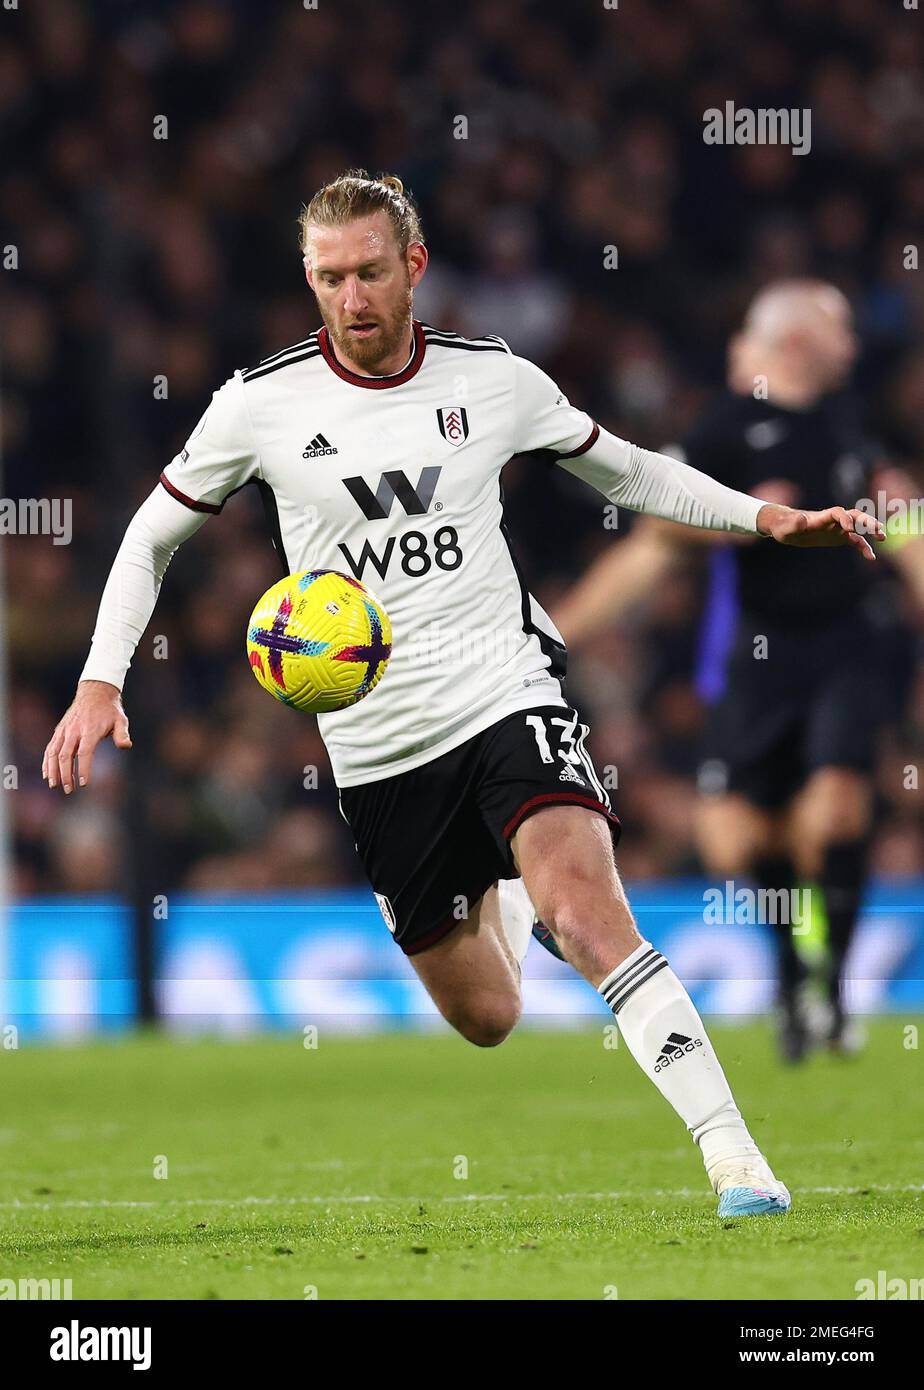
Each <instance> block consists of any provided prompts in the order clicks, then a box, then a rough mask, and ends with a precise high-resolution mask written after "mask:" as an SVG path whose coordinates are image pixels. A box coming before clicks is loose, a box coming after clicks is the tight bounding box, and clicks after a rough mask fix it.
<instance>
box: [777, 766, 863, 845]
mask: <svg viewBox="0 0 924 1390" xmlns="http://www.w3.org/2000/svg"><path fill="white" fill-rule="evenodd" d="M870 807H871V797H870V791H869V786H868V784H867V782H866V781H865V779H864V778H863V777H862V776H860V775H859V774H858V773H855V772H853V771H851V770H850V769H846V768H845V769H840V768H825V769H823V770H822V771H821V772H819V773H816V774H815V776H814V777H813V778H812V780H811V781H810V782H809V784H808V785H807V787H806V788H805V791H804V792H803V795H802V797H801V799H800V801H799V803H797V806H796V812H795V815H794V817H793V820H794V822H795V828H796V832H797V836H798V838H800V839H802V840H803V841H804V842H805V843H806V844H808V845H811V846H812V848H813V849H814V850H815V851H816V853H817V854H823V853H824V851H825V850H826V849H827V848H828V847H829V846H830V845H835V844H841V843H843V842H849V841H851V840H857V839H860V838H861V837H862V836H863V835H865V834H866V832H867V830H868V829H869V822H870Z"/></svg>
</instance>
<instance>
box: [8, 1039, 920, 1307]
mask: <svg viewBox="0 0 924 1390" xmlns="http://www.w3.org/2000/svg"><path fill="white" fill-rule="evenodd" d="M911 1021H912V1020H909V1019H907V1018H902V1019H901V1020H899V1019H897V1018H896V1019H879V1020H875V1021H873V1022H872V1023H871V1025H870V1042H869V1046H868V1049H867V1051H866V1053H865V1054H864V1055H863V1056H862V1057H861V1058H859V1059H855V1060H853V1061H844V1060H841V1059H838V1058H834V1057H831V1056H827V1055H824V1056H822V1055H818V1056H815V1057H813V1058H811V1059H810V1060H809V1061H808V1062H807V1063H806V1064H805V1065H804V1066H803V1067H801V1068H799V1069H784V1068H783V1067H782V1066H781V1065H780V1064H779V1063H778V1062H777V1060H776V1058H775V1056H774V1054H773V1051H772V1045H771V1044H772V1040H771V1035H770V1032H769V1027H768V1025H767V1024H749V1025H747V1026H745V1027H736V1028H728V1027H726V1028H722V1027H719V1026H717V1025H714V1026H713V1028H712V1029H711V1031H712V1033H713V1036H714V1038H715V1040H716V1043H717V1046H718V1049H719V1054H720V1056H721V1057H722V1059H723V1062H724V1064H725V1068H726V1071H727V1072H728V1075H729V1078H730V1080H731V1083H732V1086H733V1089H734V1090H735V1092H736V1095H737V1098H738V1101H739V1104H740V1105H741V1107H742V1109H743V1111H744V1113H745V1117H746V1118H747V1119H748V1121H749V1123H750V1125H751V1128H752V1130H753V1132H754V1135H755V1137H756V1139H757V1141H758V1143H760V1144H761V1146H762V1147H763V1149H764V1152H765V1153H766V1154H767V1156H768V1158H769V1160H770V1162H771V1164H772V1165H773V1167H774V1168H775V1170H776V1173H777V1175H778V1176H779V1177H781V1178H782V1179H783V1180H784V1181H785V1182H786V1183H787V1184H788V1185H789V1186H790V1188H791V1190H792V1193H793V1202H794V1208H793V1211H792V1212H791V1213H790V1214H789V1215H787V1216H776V1217H769V1218H752V1219H750V1220H738V1221H736V1222H724V1223H723V1222H720V1221H719V1220H718V1219H717V1217H716V1203H715V1199H714V1198H713V1196H712V1194H711V1192H710V1191H709V1189H708V1188H707V1186H706V1184H705V1179H704V1174H703V1169H702V1165H701V1162H700V1159H699V1155H698V1152H697V1151H696V1150H695V1149H694V1147H693V1145H692V1143H691V1142H690V1141H689V1139H688V1138H687V1136H686V1134H685V1132H684V1130H683V1128H682V1126H681V1124H680V1122H679V1121H678V1120H677V1119H676V1117H675V1116H674V1114H673V1112H672V1111H670V1110H669V1109H668V1107H667V1105H666V1103H665V1102H663V1101H662V1100H661V1098H660V1096H659V1095H658V1094H657V1093H656V1092H655V1091H654V1090H653V1088H652V1087H651V1086H650V1085H649V1084H648V1082H646V1080H645V1079H644V1077H642V1075H641V1074H640V1073H639V1072H638V1070H637V1069H636V1066H635V1063H634V1062H633V1061H632V1058H631V1057H630V1056H629V1054H628V1052H627V1051H626V1050H625V1048H624V1047H621V1046H620V1047H619V1048H618V1049H617V1050H615V1051H608V1050H606V1049H605V1047H604V1033H603V1029H602V1028H599V1029H592V1030H589V1031H582V1032H579V1033H545V1032H530V1031H528V1030H520V1031H519V1032H517V1033H515V1034H514V1036H513V1037H512V1038H511V1039H510V1040H509V1041H508V1042H506V1043H505V1044H504V1045H503V1046H502V1047H500V1048H498V1049H496V1050H493V1051H479V1050H478V1049H476V1048H473V1047H471V1046H469V1045H468V1044H466V1043H464V1042H462V1041H461V1040H460V1039H457V1038H455V1037H454V1036H448V1035H444V1034H441V1033H440V1034H432V1035H409V1034H403V1035H399V1034H390V1035H387V1036H370V1037H363V1038H342V1037H333V1036H325V1034H324V1031H323V1029H322V1031H321V1035H320V1038H319V1041H318V1046H317V1048H316V1049H306V1048H305V1047H304V1045H303V1039H302V1036H301V1035H300V1034H293V1035H292V1036H290V1037H289V1036H286V1037H279V1036H277V1037H272V1038H269V1037H259V1038H254V1039H252V1040H246V1041H244V1040H241V1041H220V1040H217V1039H211V1038H210V1039H205V1040H195V1041H192V1040H178V1039H169V1038H165V1037H163V1036H154V1035H150V1036H136V1037H133V1038H130V1039H128V1040H123V1041H113V1042H106V1043H93V1044H79V1045H73V1046H59V1047H48V1046H37V1045H36V1046H33V1045H29V1044H23V1046H22V1047H21V1048H20V1049H19V1050H18V1051H0V1097H2V1108H0V1160H2V1161H0V1279H14V1280H21V1279H43V1278H48V1279H53V1278H58V1279H61V1280H64V1279H70V1280H71V1291H72V1296H73V1297H74V1298H75V1299H82V1298H90V1299H107V1298H130V1299H137V1298H154V1299H177V1298H179V1299H230V1298H237V1299H304V1298H306V1297H309V1298H310V1297H317V1298H318V1299H541V1300H546V1299H594V1300H598V1299H605V1298H614V1297H618V1298H619V1299H638V1298H640V1299H676V1298H680V1299H698V1298H748V1299H797V1298H798V1299H801V1298H808V1299H825V1298H831V1299H846V1300H852V1299H855V1298H856V1297H857V1292H856V1284H857V1281H859V1280H861V1279H864V1278H869V1279H871V1280H873V1281H874V1282H875V1281H876V1279H877V1272H878V1271H880V1270H884V1271H886V1272H887V1275H888V1277H889V1278H890V1279H891V1278H895V1277H898V1278H901V1279H905V1280H912V1279H918V1278H921V1277H922V1276H924V1189H922V1183H924V1128H922V1125H921V1113H920V1106H919V1101H918V1097H919V1096H920V1093H921V1079H922V1071H921V1069H922V1065H924V1062H922V1053H921V1051H919V1050H917V1049H914V1048H912V1049H909V1048H907V1047H906V1046H905V1041H906V1039H907V1037H908V1036H909V1034H908V1033H907V1032H906V1029H907V1028H908V1024H909V1022H911ZM917 1022H918V1024H920V1023H921V1022H922V1020H917ZM156 1173H161V1174H163V1176H155V1174H156Z"/></svg>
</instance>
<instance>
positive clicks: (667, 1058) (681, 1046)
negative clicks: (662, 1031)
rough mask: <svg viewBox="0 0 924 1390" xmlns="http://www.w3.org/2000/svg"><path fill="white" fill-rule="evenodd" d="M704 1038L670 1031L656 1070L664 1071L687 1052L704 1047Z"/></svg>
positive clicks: (656, 1063)
mask: <svg viewBox="0 0 924 1390" xmlns="http://www.w3.org/2000/svg"><path fill="white" fill-rule="evenodd" d="M702 1045H703V1040H702V1038H688V1037H686V1036H685V1035H684V1034H683V1033H669V1034H668V1038H667V1042H666V1043H665V1044H664V1046H663V1047H662V1048H661V1052H660V1055H659V1057H658V1060H657V1061H656V1062H655V1067H654V1069H655V1071H656V1072H659V1071H663V1070H664V1068H665V1067H669V1066H670V1064H671V1062H676V1061H679V1059H680V1058H681V1057H683V1056H684V1054H685V1053H687V1052H693V1051H695V1049H696V1048H697V1047H702Z"/></svg>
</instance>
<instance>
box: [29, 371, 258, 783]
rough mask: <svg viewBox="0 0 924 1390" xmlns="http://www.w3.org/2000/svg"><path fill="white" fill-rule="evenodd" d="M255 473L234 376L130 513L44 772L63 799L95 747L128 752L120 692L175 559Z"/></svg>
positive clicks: (88, 767) (86, 771)
mask: <svg viewBox="0 0 924 1390" xmlns="http://www.w3.org/2000/svg"><path fill="white" fill-rule="evenodd" d="M257 471H258V459H257V454H256V451H255V448H254V446H253V443H252V431H251V429H250V422H249V420H248V419H247V417H246V408H245V406H244V402H243V385H242V382H241V380H240V378H239V377H233V378H232V379H231V381H229V382H227V383H226V385H225V386H223V387H222V388H221V390H220V391H217V392H216V393H215V395H214V396H213V398H212V404H211V405H210V406H209V408H208V410H207V411H206V412H205V415H204V416H203V417H202V419H201V420H200V422H199V424H198V425H197V427H196V429H195V430H194V431H193V433H192V435H191V436H190V438H189V440H188V441H187V444H186V447H185V449H184V450H183V451H182V453H180V454H178V455H177V457H176V458H175V459H173V461H172V462H171V463H170V464H169V465H168V466H167V468H165V469H164V472H163V473H162V474H161V480H160V483H159V485H158V486H157V487H156V488H155V489H154V491H153V492H152V493H151V495H150V496H149V497H148V498H147V499H146V500H145V501H144V502H143V503H142V504H141V506H140V507H139V509H138V511H137V512H136V513H135V515H134V516H133V517H132V519H131V521H130V522H129V524H128V528H127V530H126V532H125V536H124V538H123V540H122V544H121V545H120V547H119V551H118V554H117V555H116V558H115V561H114V563H113V566H112V569H111V570H110V573H109V578H108V579H107V581H106V586H105V588H104V590H103V595H102V598H101V600H100V606H99V612H98V615H97V620H96V627H95V630H94V633H93V642H92V645H91V648H90V654H89V656H88V658H87V661H86V665H85V666H84V668H83V671H82V673H81V676H80V680H79V681H78V684H77V691H76V694H75V696H74V700H73V703H72V704H71V705H70V707H69V709H68V710H67V711H66V713H65V714H64V716H63V718H62V719H61V721H60V722H59V724H58V726H57V728H56V729H55V731H54V733H53V734H52V736H51V739H50V740H49V742H48V746H47V748H46V749H45V754H44V757H43V759H42V776H43V777H44V778H45V780H46V781H47V782H48V785H49V787H57V786H58V785H59V784H60V786H61V787H62V788H63V789H64V791H65V793H69V792H71V791H73V790H74V787H75V786H81V787H82V786H85V785H86V784H87V783H88V782H89V780H90V775H91V772H92V765H93V754H94V751H95V749H96V748H97V746H98V744H99V743H100V742H101V741H102V740H103V739H104V738H107V737H108V736H109V735H110V734H111V735H112V740H113V743H114V744H115V745H116V747H117V748H130V747H131V746H132V745H131V738H130V736H129V730H128V719H127V717H126V714H125V710H124V708H123V706H122V694H121V692H122V686H123V683H124V681H125V677H126V674H127V672H128V668H129V666H130V664H131V660H132V657H133V656H134V653H135V649H136V647H137V646H138V643H139V642H140V640H141V638H142V636H143V635H144V631H145V629H146V627H147V625H148V623H149V622H150V620H151V614H152V613H153V612H154V606H155V604H156V602H157V596H158V594H159V593H160V587H161V584H162V582H163V578H164V575H165V573H166V570H167V566H168V565H169V563H170V561H171V559H172V558H173V556H174V554H175V553H176V551H177V549H178V547H179V546H180V545H181V544H182V542H183V541H185V540H188V539H189V537H190V536H192V535H194V534H195V532H196V531H198V530H199V527H200V526H202V524H203V523H204V522H205V521H206V519H207V518H208V517H209V516H210V515H212V514H214V513H216V512H219V511H221V508H222V505H223V503H224V500H225V498H226V497H227V496H228V494H229V493H231V492H233V491H234V490H235V489H236V488H237V487H239V486H241V485H242V484H243V483H244V482H246V481H247V480H248V478H250V477H253V476H255V475H256V474H257Z"/></svg>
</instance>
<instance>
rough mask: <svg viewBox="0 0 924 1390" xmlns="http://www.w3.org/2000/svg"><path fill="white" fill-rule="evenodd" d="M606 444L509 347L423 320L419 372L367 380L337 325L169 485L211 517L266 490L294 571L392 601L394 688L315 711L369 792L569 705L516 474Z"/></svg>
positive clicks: (189, 449)
mask: <svg viewBox="0 0 924 1390" xmlns="http://www.w3.org/2000/svg"><path fill="white" fill-rule="evenodd" d="M598 433H599V431H598V428H597V426H596V425H595V424H594V422H593V421H592V420H591V419H590V418H589V417H588V416H587V415H586V414H584V412H583V411H580V410H577V409H575V408H574V407H573V406H571V405H570V404H569V403H568V401H567V400H566V399H565V397H564V396H563V395H562V393H561V392H560V391H559V389H558V387H557V386H556V385H555V383H554V382H553V381H552V380H551V379H550V378H549V377H548V376H546V374H545V373H544V372H542V371H540V369H539V368H538V367H536V366H534V365H533V364H532V363H531V362H528V361H525V360H524V359H523V358H520V357H517V356H515V355H514V354H513V353H511V351H510V349H509V348H508V347H507V345H506V344H505V343H504V342H503V341H502V340H501V339H500V338H497V337H494V336H488V337H484V338H474V339H473V338H463V337H461V336H460V335H459V334H457V333H449V332H443V331H441V330H438V329H435V328H430V327H428V326H427V325H425V324H421V323H419V322H418V321H416V320H415V322H414V348H413V352H412V354H411V357H410V359H409V361H408V363H407V365H406V366H405V367H404V369H403V370H402V371H400V372H397V373H395V374H394V375H392V376H386V377H367V376H360V375H357V374H356V373H354V372H351V371H349V370H347V369H346V368H345V367H344V366H343V365H342V364H341V363H340V362H338V361H337V359H336V357H335V356H334V353H333V351H332V348H331V345H330V343H329V341H328V334H327V330H326V329H323V328H322V329H321V330H320V332H318V333H315V334H312V335H311V337H310V338H307V339H306V340H305V341H304V342H302V343H299V344H297V345H296V346H294V347H291V348H287V349H285V350H284V351H282V352H278V353H276V354H275V356H273V357H270V358H267V360H266V361H265V362H262V363H260V365H259V366H257V367H254V368H252V369H251V370H249V371H244V372H236V373H235V375H234V376H233V377H232V378H231V379H230V380H229V381H228V382H226V383H225V385H224V386H222V387H221V389H220V390H219V391H216V393H215V395H214V396H213V398H212V403H211V405H210V406H209V408H208V409H207V411H206V412H205V415H204V416H203V417H202V419H201V420H200V422H199V424H198V425H197V427H196V429H195V430H194V431H193V434H192V435H191V436H190V438H189V440H188V442H187V444H186V447H185V448H184V449H183V450H182V452H181V453H180V454H178V455H177V457H176V458H174V459H173V460H172V462H171V463H170V464H169V465H168V466H167V468H166V469H165V470H164V473H163V475H162V477H161V481H162V483H163V485H164V487H165V488H166V489H167V491H168V492H169V493H170V494H171V496H172V497H174V498H176V499H177V500H178V501H180V502H182V503H184V504H185V505H186V506H187V507H191V508H193V509H195V510H196V511H205V512H218V511H220V510H221V508H222V506H223V505H224V502H225V501H226V499H227V498H228V497H229V496H230V495H231V493H233V492H236V491H237V490H238V489H239V488H241V487H242V486H244V485H245V484H247V483H254V484H255V485H256V486H257V487H258V488H259V489H260V491H261V493H262V494H263V499H264V502H265V504H266V507H267V512H268V514H269V516H270V518H271V522H272V525H273V529H274V532H275V535H274V540H275V544H276V548H277V550H278V552H279V557H280V561H281V563H282V566H283V570H284V572H285V573H297V572H299V571H302V570H309V569H333V570H340V571H341V572H343V573H344V574H348V575H352V576H354V577H355V578H357V579H359V580H361V581H362V582H363V583H364V584H366V585H368V587H369V588H370V589H371V590H372V591H373V592H374V593H375V594H376V595H377V597H378V598H379V600H380V601H381V602H382V604H383V605H384V607H385V609H386V611H387V613H388V615H389V618H390V619H391V624H392V634H393V647H392V657H391V661H390V662H389V665H388V667H387V669H386V671H385V674H384V675H383V677H382V679H381V681H380V682H379V684H378V685H377V686H376V688H375V689H374V690H373V691H372V692H371V693H370V694H369V695H368V696H366V697H365V699H363V700H361V701H360V702H359V703H357V704H356V705H352V706H350V707H349V708H348V709H345V710H341V711H339V712H337V713H334V714H325V715H319V716H318V725H319V728H320V731H321V734H322V737H323V739H324V742H325V745H326V747H327V750H328V753H329V755H330V759H331V764H332V767H333V772H334V778H335V780H336V782H337V784H338V785H339V786H355V785H357V784H360V783H363V782H372V781H377V780H379V779H380V778H383V777H391V776H394V775H395V774H396V773H400V772H406V771H407V770H408V769H410V768H414V767H417V766H419V765H420V764H422V763H425V762H428V761H430V760H431V759H432V758H435V757H438V756H439V755H440V754H441V753H445V752H448V751H449V750H450V749H452V748H455V747H457V746H458V745H459V744H461V743H463V742H465V740H466V739H469V738H471V737H473V735H475V734H477V733H479V732H480V731H481V730H483V729H485V728H487V727H488V726H489V725H491V724H494V723H496V722H497V720H499V719H502V718H503V717H504V716H505V715H508V714H511V713H514V712H516V711H517V710H526V709H531V708H534V707H536V706H537V705H564V704H565V703H566V702H565V699H564V697H563V694H562V687H561V683H560V679H559V678H560V677H561V676H562V675H563V673H564V658H565V648H564V643H563V641H562V638H561V634H560V633H559V632H558V631H557V629H556V628H555V626H554V625H553V623H552V622H551V620H550V619H549V617H548V615H547V614H546V613H545V612H544V611H543V609H542V608H541V607H540V605H539V604H538V603H537V602H536V600H535V599H534V598H533V597H532V596H531V595H530V594H529V593H528V591H527V589H526V587H525V585H524V583H523V580H522V577H521V575H520V573H519V571H518V569H517V565H516V562H515V560H514V558H513V555H512V554H511V549H510V543H509V540H508V537H507V533H506V530H505V528H504V513H503V494H502V489H501V482H500V478H501V471H502V469H503V467H504V465H505V463H507V461H508V460H509V459H510V457H511V456H512V455H513V454H517V453H521V452H525V451H530V450H536V449H550V450H553V451H554V452H555V453H556V454H558V455H559V456H560V457H563V458H565V457H578V456H580V455H582V454H583V453H585V452H586V451H587V450H588V449H590V448H591V446H592V445H593V443H594V442H595V440H596V439H597V436H598ZM540 485H541V484H540ZM254 597H255V598H256V595H255V596H254Z"/></svg>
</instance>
